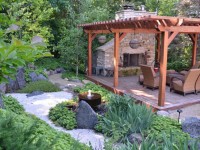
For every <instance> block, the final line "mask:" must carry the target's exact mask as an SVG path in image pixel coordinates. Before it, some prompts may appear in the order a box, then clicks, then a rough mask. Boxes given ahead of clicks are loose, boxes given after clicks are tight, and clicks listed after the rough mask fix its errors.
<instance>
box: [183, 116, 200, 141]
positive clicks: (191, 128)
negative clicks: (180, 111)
mask: <svg viewBox="0 0 200 150" xmlns="http://www.w3.org/2000/svg"><path fill="white" fill-rule="evenodd" d="M182 130H183V132H186V133H188V134H190V136H191V137H192V138H199V137H200V119H199V118H195V117H190V118H186V119H185V121H184V122H183V123H182Z"/></svg>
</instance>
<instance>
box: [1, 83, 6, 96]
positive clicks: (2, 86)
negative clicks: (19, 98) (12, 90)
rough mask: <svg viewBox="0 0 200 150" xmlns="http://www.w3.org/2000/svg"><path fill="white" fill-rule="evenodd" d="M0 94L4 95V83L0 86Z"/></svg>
mask: <svg viewBox="0 0 200 150" xmlns="http://www.w3.org/2000/svg"><path fill="white" fill-rule="evenodd" d="M0 93H4V94H5V93H6V84H5V83H1V84H0Z"/></svg>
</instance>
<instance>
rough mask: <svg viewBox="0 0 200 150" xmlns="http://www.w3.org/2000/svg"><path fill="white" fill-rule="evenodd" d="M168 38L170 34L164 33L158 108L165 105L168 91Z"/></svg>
mask: <svg viewBox="0 0 200 150" xmlns="http://www.w3.org/2000/svg"><path fill="white" fill-rule="evenodd" d="M168 38H169V32H168V31H165V32H163V33H162V45H163V47H162V50H161V54H160V79H159V80H160V81H159V95H158V106H164V105H165V89H166V74H167V55H168V43H169V41H168Z"/></svg>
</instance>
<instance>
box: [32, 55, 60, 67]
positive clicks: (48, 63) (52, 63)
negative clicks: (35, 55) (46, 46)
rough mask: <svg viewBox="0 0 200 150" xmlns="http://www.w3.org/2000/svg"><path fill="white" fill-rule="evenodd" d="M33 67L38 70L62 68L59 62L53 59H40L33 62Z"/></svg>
mask: <svg viewBox="0 0 200 150" xmlns="http://www.w3.org/2000/svg"><path fill="white" fill-rule="evenodd" d="M35 65H36V66H37V67H39V68H45V69H47V70H55V69H56V68H59V67H62V66H63V65H62V63H61V60H60V59H58V58H54V57H42V58H39V59H37V60H36V61H35Z"/></svg>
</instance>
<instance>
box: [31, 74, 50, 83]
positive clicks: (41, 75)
mask: <svg viewBox="0 0 200 150" xmlns="http://www.w3.org/2000/svg"><path fill="white" fill-rule="evenodd" d="M29 77H30V78H31V81H32V82H35V81H39V80H48V79H47V78H46V77H45V76H44V75H43V74H39V75H37V74H36V73H35V72H31V73H30V74H29Z"/></svg>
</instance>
